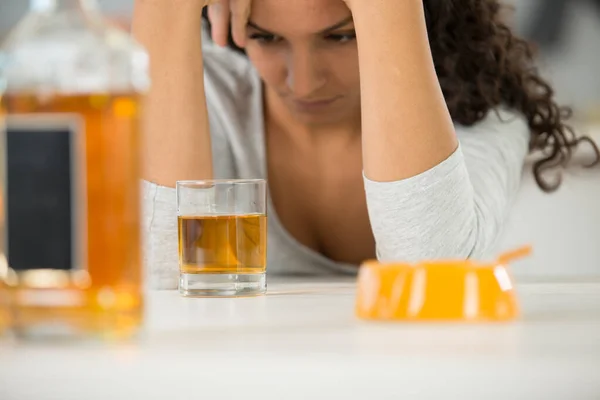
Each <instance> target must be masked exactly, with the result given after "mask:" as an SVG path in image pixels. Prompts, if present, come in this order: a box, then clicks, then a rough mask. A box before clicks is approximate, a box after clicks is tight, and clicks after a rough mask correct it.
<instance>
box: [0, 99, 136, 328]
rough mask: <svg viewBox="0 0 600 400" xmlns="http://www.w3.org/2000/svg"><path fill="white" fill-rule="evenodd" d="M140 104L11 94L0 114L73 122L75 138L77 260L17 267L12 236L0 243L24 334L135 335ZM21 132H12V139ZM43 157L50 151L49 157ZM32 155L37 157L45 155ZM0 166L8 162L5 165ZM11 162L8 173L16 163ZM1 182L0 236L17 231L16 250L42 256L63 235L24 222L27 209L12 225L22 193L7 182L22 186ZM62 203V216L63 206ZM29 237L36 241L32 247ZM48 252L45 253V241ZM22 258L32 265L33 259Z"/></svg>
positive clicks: (5, 177)
mask: <svg viewBox="0 0 600 400" xmlns="http://www.w3.org/2000/svg"><path fill="white" fill-rule="evenodd" d="M139 101H140V98H139V95H137V94H132V95H130V94H100V93H99V94H89V95H75V96H54V97H50V98H44V97H41V96H39V95H38V96H36V95H31V96H28V95H22V94H19V95H16V96H15V95H10V94H9V95H5V96H4V98H3V100H2V107H3V108H4V109H5V110H6V111H7V112H8V115H10V117H9V118H8V119H7V121H12V120H13V119H14V120H17V121H18V120H19V118H21V117H23V118H25V121H26V123H30V121H35V120H36V118H42V119H44V118H47V117H48V116H50V117H52V118H56V117H57V116H58V117H61V118H62V117H64V118H65V119H66V120H69V119H72V121H74V125H73V126H74V128H73V132H72V136H71V137H72V138H74V140H72V141H71V143H70V152H71V153H70V154H71V158H72V161H73V160H74V162H73V163H72V164H73V165H74V167H73V168H72V169H71V181H70V182H71V184H72V185H73V190H72V191H71V192H72V193H73V196H72V199H71V202H70V209H71V211H72V212H71V215H70V218H71V227H72V231H71V236H72V238H73V244H72V248H73V252H72V253H73V255H72V258H70V259H69V260H70V263H69V265H68V266H67V265H65V266H64V268H63V266H62V265H61V266H58V268H56V267H57V266H56V265H50V266H48V265H46V266H44V265H41V266H40V268H39V269H38V268H31V266H29V267H26V268H17V267H15V268H13V267H14V266H13V265H11V252H10V251H9V249H11V246H10V240H11V238H10V237H8V238H6V237H2V238H0V239H1V241H2V242H3V243H5V245H4V247H5V256H3V257H2V258H3V260H2V261H3V263H4V266H1V265H0V272H2V271H1V270H2V268H3V267H4V269H5V273H4V275H5V282H6V283H5V284H8V286H9V287H10V289H9V290H8V293H9V304H8V313H7V314H8V318H9V326H10V327H11V328H12V330H13V331H14V332H16V333H17V334H18V335H19V334H21V335H24V336H28V335H35V334H36V333H37V331H38V330H40V331H41V332H42V334H44V335H46V334H47V333H48V332H47V331H48V330H50V331H52V330H56V332H57V333H58V334H63V333H67V334H71V333H75V334H84V335H90V334H92V335H94V334H99V335H102V336H117V337H120V336H129V335H131V334H133V333H135V332H136V331H137V328H138V327H139V325H140V321H141V317H142V308H143V304H142V276H141V274H142V265H141V244H140V223H141V221H140V205H139V202H140V199H139V196H140V193H139V185H140V183H139V177H140V174H139V172H140V171H139V168H140V160H139V148H140V143H139V141H140V137H139V125H138V114H139ZM0 109H1V108H0ZM44 123H45V122H44ZM7 125H8V129H7V130H6V132H10V129H11V128H10V126H11V123H8V124H7ZM20 134H21V133H20V132H18V131H13V132H12V133H11V135H12V137H13V138H15V139H18V138H19V136H18V135H20ZM7 137H8V135H7ZM9 138H10V137H9ZM4 145H5V146H6V138H5V143H4ZM24 148H25V149H26V147H24ZM10 151H11V148H10V147H8V148H7V153H6V157H7V158H10V157H11V153H10ZM42 154H51V150H50V149H48V150H47V151H46V153H42ZM21 157H24V156H23V155H21ZM32 157H40V154H39V151H38V153H36V154H32ZM26 158H27V157H26V156H25V159H26ZM0 161H2V163H5V164H6V160H0ZM16 162H18V161H15V162H13V164H14V163H16ZM8 165H9V168H10V165H11V164H10V163H8ZM7 169H8V168H7ZM0 176H1V177H2V181H3V182H2V186H3V187H4V188H5V190H4V191H3V192H2V196H0V200H3V201H2V203H3V205H2V207H0V210H1V211H0V213H1V214H0V217H1V218H0V219H1V220H2V221H0V222H3V224H2V225H4V226H6V228H5V229H4V230H3V231H2V233H1V234H2V235H9V234H10V233H11V229H12V230H13V231H14V232H19V235H20V238H19V240H20V243H21V248H20V250H19V251H20V252H21V253H23V252H24V251H25V252H29V251H31V252H33V253H35V252H36V251H39V250H40V249H39V248H38V246H40V245H41V243H46V242H45V240H52V238H53V235H56V232H54V231H53V229H54V228H53V227H52V218H45V219H46V220H39V221H38V220H36V219H35V218H27V215H24V214H23V211H21V214H18V213H17V215H21V218H22V219H23V225H19V221H14V220H12V221H11V214H10V210H11V208H10V207H9V205H7V204H6V202H7V200H8V201H9V202H10V199H11V197H10V196H11V194H10V190H11V189H10V188H11V187H15V184H14V182H13V184H12V186H11V182H10V179H13V180H14V181H17V178H15V177H14V176H13V177H12V178H10V176H11V175H10V173H8V172H7V171H4V173H3V174H1V175H0ZM18 183H19V185H20V186H19V187H20V188H21V189H20V190H24V189H23V185H25V183H23V182H21V181H19V182H18ZM29 185H30V187H31V196H36V185H44V182H37V181H36V182H30V183H29ZM6 188H8V190H7V189H6ZM40 201H41V200H40ZM44 201H48V199H45V200H44ZM55 206H57V210H60V209H61V207H59V206H60V205H59V204H56V205H55ZM62 209H63V210H64V209H65V207H62ZM67 209H68V208H67ZM6 210H9V211H8V212H7V211H6ZM46 215H47V216H48V213H46ZM6 217H7V218H6ZM13 218H14V217H13ZM61 218H62V217H61ZM6 220H8V221H6ZM63 220H64V218H62V219H60V220H58V221H59V222H60V221H63ZM11 224H12V225H11ZM11 227H12V228H11ZM29 236H31V238H32V240H31V243H28V242H27V238H28V237H29ZM24 238H25V239H24ZM40 238H42V239H43V240H40ZM7 239H8V240H7ZM15 240H16V239H15ZM24 241H25V243H26V246H25V248H23V247H24V246H23V243H24ZM45 245H46V251H47V246H48V243H46V244H45ZM13 251H14V250H13ZM67 253H69V252H68V251H67ZM23 257H24V258H23ZM23 257H21V258H22V259H27V256H26V254H25V256H23ZM1 318H2V316H1V315H0V319H1ZM0 324H1V322H0ZM51 333H52V332H51Z"/></svg>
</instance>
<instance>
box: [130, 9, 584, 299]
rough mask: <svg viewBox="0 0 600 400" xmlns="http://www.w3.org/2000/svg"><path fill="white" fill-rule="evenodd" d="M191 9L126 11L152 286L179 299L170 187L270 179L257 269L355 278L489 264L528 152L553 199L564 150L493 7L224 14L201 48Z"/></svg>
mask: <svg viewBox="0 0 600 400" xmlns="http://www.w3.org/2000/svg"><path fill="white" fill-rule="evenodd" d="M205 3H207V0H177V1H173V0H137V4H136V10H135V17H134V34H135V35H136V36H137V38H138V39H139V40H140V41H141V42H142V43H143V44H144V45H145V46H146V47H147V49H148V51H149V54H150V57H151V61H152V72H151V74H152V79H153V88H152V91H151V93H150V94H149V96H148V102H147V105H146V110H147V123H148V125H147V129H146V131H147V137H146V146H145V150H144V151H145V157H146V161H147V168H146V170H145V175H144V178H145V180H146V182H145V191H146V212H147V214H146V223H147V232H146V233H147V237H148V243H147V248H146V261H147V262H148V265H149V267H150V268H151V271H152V277H153V278H154V280H155V283H154V286H155V287H163V288H168V287H175V286H176V285H177V283H176V282H177V271H176V270H177V228H176V220H175V213H176V210H175V195H174V189H173V187H174V185H175V182H176V181H177V180H186V179H205V178H267V177H268V182H269V193H270V202H271V205H272V207H271V208H270V211H269V215H270V221H269V223H270V226H269V235H270V236H269V254H268V263H269V270H270V272H271V273H297V274H331V273H339V272H350V273H353V272H355V271H356V266H357V265H358V264H360V262H362V261H363V260H365V259H370V258H374V257H378V258H379V259H382V260H390V259H394V260H409V261H410V260H418V259H432V258H462V259H464V258H468V257H476V258H477V257H484V256H486V255H487V254H488V253H489V252H490V251H492V250H494V249H493V245H494V242H495V240H496V238H497V237H498V234H499V232H500V231H501V230H502V227H503V225H504V223H505V220H506V217H507V214H508V212H509V209H510V206H511V203H512V201H513V199H514V197H515V194H516V192H517V189H518V186H519V181H520V176H521V170H522V167H523V164H524V159H525V157H526V155H527V153H528V151H530V150H542V151H543V152H545V154H546V156H544V158H543V159H542V160H540V161H538V162H537V163H536V164H535V166H534V173H535V176H536V179H537V181H538V183H539V184H540V186H541V188H542V189H544V190H547V191H551V190H553V189H555V186H554V185H552V183H549V182H546V181H545V180H544V179H543V177H542V172H543V170H545V169H547V167H556V166H558V165H559V164H564V163H565V162H566V161H567V160H568V158H569V154H570V152H571V147H573V146H574V145H575V144H576V141H575V140H574V138H573V136H572V133H571V131H570V130H569V128H568V127H567V126H566V125H564V119H565V118H566V117H567V112H566V111H565V110H564V109H561V108H559V107H558V106H557V105H556V104H555V103H554V102H553V100H552V89H551V88H550V87H549V86H548V85H547V84H546V83H545V82H544V80H542V79H541V78H540V77H539V76H538V75H537V74H536V72H535V70H534V69H533V68H532V63H531V55H530V53H529V50H528V47H527V45H526V43H524V42H523V41H521V40H519V39H518V38H516V37H514V36H513V35H512V34H511V32H510V30H509V29H508V28H507V27H506V25H504V24H503V23H502V21H501V20H500V15H499V12H500V6H499V4H498V1H497V0H444V1H438V0H425V1H423V0H403V1H397V0H369V1H365V0H343V1H342V0H286V1H281V0H254V2H253V4H250V1H248V0H222V2H220V3H215V4H212V5H211V6H210V8H209V10H208V15H209V16H210V19H211V22H212V40H211V38H210V37H209V35H208V32H203V33H202V35H201V34H200V28H199V27H200V26H201V23H202V20H201V11H202V9H203V7H204V6H206V5H207V4H205ZM230 21H231V33H232V35H231V37H230V39H231V40H229V42H231V41H233V42H235V44H236V46H237V48H243V49H244V52H240V51H234V49H232V48H231V47H227V43H228V37H229V32H230ZM230 44H233V43H230ZM244 53H245V54H244Z"/></svg>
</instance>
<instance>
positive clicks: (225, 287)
mask: <svg viewBox="0 0 600 400" xmlns="http://www.w3.org/2000/svg"><path fill="white" fill-rule="evenodd" d="M266 291H267V276H266V274H265V273H262V274H180V275H179V293H181V295H182V296H185V297H243V296H259V295H262V294H265V293H266Z"/></svg>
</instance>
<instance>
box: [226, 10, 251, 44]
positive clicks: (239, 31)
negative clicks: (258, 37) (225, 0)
mask: <svg viewBox="0 0 600 400" xmlns="http://www.w3.org/2000/svg"><path fill="white" fill-rule="evenodd" d="M230 1H231V33H232V35H233V41H234V42H235V44H236V45H237V46H238V47H242V48H243V47H245V46H246V25H247V24H248V18H249V17H250V10H251V0H230Z"/></svg>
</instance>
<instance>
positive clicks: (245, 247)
mask: <svg viewBox="0 0 600 400" xmlns="http://www.w3.org/2000/svg"><path fill="white" fill-rule="evenodd" d="M266 192H267V183H266V181H265V180H264V179H228V180H203V181H179V182H177V219H178V236H179V271H180V274H179V291H180V293H181V294H182V295H183V296H188V297H205V296H252V295H260V294H264V293H265V292H266V288H267V283H266V271H267V201H266Z"/></svg>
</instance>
